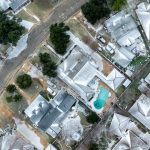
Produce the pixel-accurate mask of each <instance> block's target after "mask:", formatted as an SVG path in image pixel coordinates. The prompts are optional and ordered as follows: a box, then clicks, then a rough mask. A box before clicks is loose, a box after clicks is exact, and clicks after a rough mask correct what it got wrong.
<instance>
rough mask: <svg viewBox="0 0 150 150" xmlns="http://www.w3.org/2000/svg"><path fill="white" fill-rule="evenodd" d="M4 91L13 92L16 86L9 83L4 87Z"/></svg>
mask: <svg viewBox="0 0 150 150" xmlns="http://www.w3.org/2000/svg"><path fill="white" fill-rule="evenodd" d="M6 91H7V92H9V93H13V92H15V91H16V86H15V85H14V84H9V85H8V86H7V88H6Z"/></svg>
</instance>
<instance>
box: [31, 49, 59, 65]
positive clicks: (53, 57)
mask: <svg viewBox="0 0 150 150" xmlns="http://www.w3.org/2000/svg"><path fill="white" fill-rule="evenodd" d="M39 53H49V54H50V56H51V59H52V61H54V62H55V63H57V62H58V61H59V58H58V57H57V56H56V54H54V53H53V52H52V51H51V50H49V49H48V48H46V47H45V46H42V47H40V48H38V49H37V52H36V54H37V55H35V56H34V57H33V58H32V60H31V61H32V63H33V64H36V63H37V64H40V60H39Z"/></svg>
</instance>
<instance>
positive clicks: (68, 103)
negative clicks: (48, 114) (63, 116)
mask: <svg viewBox="0 0 150 150" xmlns="http://www.w3.org/2000/svg"><path fill="white" fill-rule="evenodd" d="M74 103H75V99H74V98H73V97H72V96H71V95H67V96H66V97H65V99H64V100H63V101H62V103H61V104H60V105H59V106H58V108H59V109H61V110H62V111H63V112H67V111H68V110H69V109H70V108H71V107H72V105H73V104H74Z"/></svg>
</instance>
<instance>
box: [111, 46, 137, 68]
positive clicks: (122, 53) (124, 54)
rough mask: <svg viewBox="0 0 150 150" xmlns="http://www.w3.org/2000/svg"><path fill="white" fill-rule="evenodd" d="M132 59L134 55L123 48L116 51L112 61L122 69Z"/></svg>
mask: <svg viewBox="0 0 150 150" xmlns="http://www.w3.org/2000/svg"><path fill="white" fill-rule="evenodd" d="M134 57H135V55H134V54H133V53H132V52H130V51H129V50H127V49H126V48H125V47H121V48H120V49H118V50H116V52H115V55H114V56H113V57H112V59H113V60H114V61H115V62H117V63H118V64H119V65H121V66H122V67H124V68H126V67H127V66H128V65H129V64H130V62H131V61H132V60H133V58H134Z"/></svg>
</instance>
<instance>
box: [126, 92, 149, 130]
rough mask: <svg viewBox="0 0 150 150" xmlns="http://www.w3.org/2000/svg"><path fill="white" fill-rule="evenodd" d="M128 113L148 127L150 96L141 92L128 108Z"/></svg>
mask: <svg viewBox="0 0 150 150" xmlns="http://www.w3.org/2000/svg"><path fill="white" fill-rule="evenodd" d="M129 113H130V114H131V115H132V116H134V117H135V118H136V119H137V120H139V121H140V122H141V123H142V124H143V125H144V126H146V127H147V128H148V129H150V97H147V96H146V95H145V94H142V95H141V96H140V97H139V98H138V100H137V101H136V102H135V103H134V105H133V106H132V107H131V108H130V109H129Z"/></svg>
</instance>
